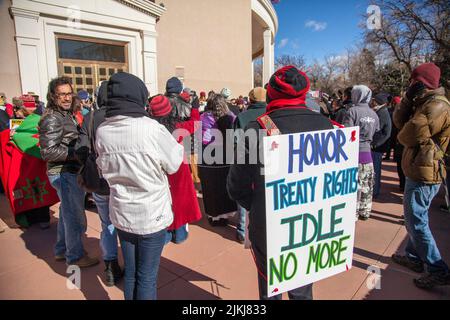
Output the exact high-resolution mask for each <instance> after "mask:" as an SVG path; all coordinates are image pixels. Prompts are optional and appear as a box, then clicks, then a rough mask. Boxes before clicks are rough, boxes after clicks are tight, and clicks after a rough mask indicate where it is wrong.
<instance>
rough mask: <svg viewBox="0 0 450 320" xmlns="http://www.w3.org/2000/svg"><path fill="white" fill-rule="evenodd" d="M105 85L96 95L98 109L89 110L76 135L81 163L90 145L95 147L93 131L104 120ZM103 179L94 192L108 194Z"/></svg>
mask: <svg viewBox="0 0 450 320" xmlns="http://www.w3.org/2000/svg"><path fill="white" fill-rule="evenodd" d="M106 86H107V83H106V82H103V83H102V85H101V87H100V89H99V92H98V95H97V101H96V102H97V105H98V106H99V107H100V109H98V110H92V111H91V112H89V113H88V114H87V115H86V116H85V117H84V120H83V125H82V126H81V129H80V135H79V136H78V140H77V143H76V145H75V150H76V157H77V159H78V161H79V162H80V163H82V164H84V163H85V162H86V160H87V158H88V156H89V148H90V146H91V143H92V146H93V147H95V133H96V132H97V129H98V127H99V126H100V125H101V124H102V123H103V122H105V120H106V109H107V106H106V102H107V97H106V91H107V90H106ZM92 116H94V119H93V120H92V127H93V130H92V137H91V131H90V128H89V125H90V123H91V117H92ZM91 152H95V150H91ZM101 179H102V180H103V182H102V183H99V185H100V186H103V188H101V190H97V191H96V193H99V194H101V195H108V194H109V186H108V183H107V182H106V180H105V179H103V178H101Z"/></svg>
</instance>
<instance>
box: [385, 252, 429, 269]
mask: <svg viewBox="0 0 450 320" xmlns="http://www.w3.org/2000/svg"><path fill="white" fill-rule="evenodd" d="M392 261H394V262H395V263H397V264H399V265H401V266H404V267H406V268H408V269H409V270H412V271H414V272H417V273H422V272H424V271H425V270H424V267H423V263H422V262H414V261H412V260H411V259H409V258H408V257H407V256H402V255H399V254H393V255H392Z"/></svg>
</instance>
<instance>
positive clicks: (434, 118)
mask: <svg viewBox="0 0 450 320" xmlns="http://www.w3.org/2000/svg"><path fill="white" fill-rule="evenodd" d="M440 74H441V71H440V69H439V68H438V67H437V66H436V65H434V64H433V63H425V64H422V65H420V66H419V67H417V68H416V69H415V70H414V71H413V73H412V75H411V83H410V86H409V88H408V91H407V93H406V96H405V97H404V98H403V99H402V102H401V104H400V105H399V106H398V107H397V109H396V110H395V112H394V124H395V126H396V127H397V128H398V129H399V130H400V132H399V134H398V140H399V142H400V143H401V144H402V145H403V146H404V147H405V149H404V151H403V159H402V169H403V171H404V173H405V176H406V185H405V194H404V199H403V206H404V214H405V225H406V229H407V231H408V236H409V239H408V244H407V246H406V249H405V251H406V255H405V256H401V255H393V256H392V259H393V261H394V262H396V263H398V264H400V265H403V266H405V267H407V268H409V269H411V270H413V271H415V272H418V273H422V272H423V271H424V264H425V265H426V266H427V271H428V274H427V275H425V276H422V277H420V278H418V279H414V283H415V284H416V286H418V287H419V288H423V289H431V288H433V287H435V286H441V285H448V284H450V276H449V268H448V266H447V264H446V263H445V262H444V261H443V260H442V258H441V255H440V253H439V249H438V248H437V245H436V242H435V240H434V238H433V235H432V234H431V230H430V227H429V223H428V209H429V208H430V204H431V201H432V200H433V198H434V197H435V196H436V194H437V192H438V191H439V187H440V184H441V182H442V180H443V179H445V175H446V173H445V167H444V164H443V161H442V160H443V158H444V155H445V153H446V152H447V150H448V147H449V140H450V105H449V102H448V100H447V99H446V97H445V90H444V88H442V87H439V79H440Z"/></svg>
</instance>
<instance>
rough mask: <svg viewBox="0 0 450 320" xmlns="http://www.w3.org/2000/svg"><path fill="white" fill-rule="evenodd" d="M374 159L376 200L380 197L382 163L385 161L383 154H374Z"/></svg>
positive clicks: (374, 194)
mask: <svg viewBox="0 0 450 320" xmlns="http://www.w3.org/2000/svg"><path fill="white" fill-rule="evenodd" d="M372 159H373V170H374V171H375V177H374V178H375V179H374V184H373V196H374V197H375V198H376V197H378V196H379V195H380V187H381V163H382V161H383V154H382V153H381V152H372Z"/></svg>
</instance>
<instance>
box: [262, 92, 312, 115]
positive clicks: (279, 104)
mask: <svg viewBox="0 0 450 320" xmlns="http://www.w3.org/2000/svg"><path fill="white" fill-rule="evenodd" d="M305 105H306V103H305V97H304V96H302V97H298V98H294V99H277V100H272V101H270V102H269V104H268V105H267V107H266V112H272V111H274V110H277V109H281V108H289V107H297V108H304V109H306V106H305Z"/></svg>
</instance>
